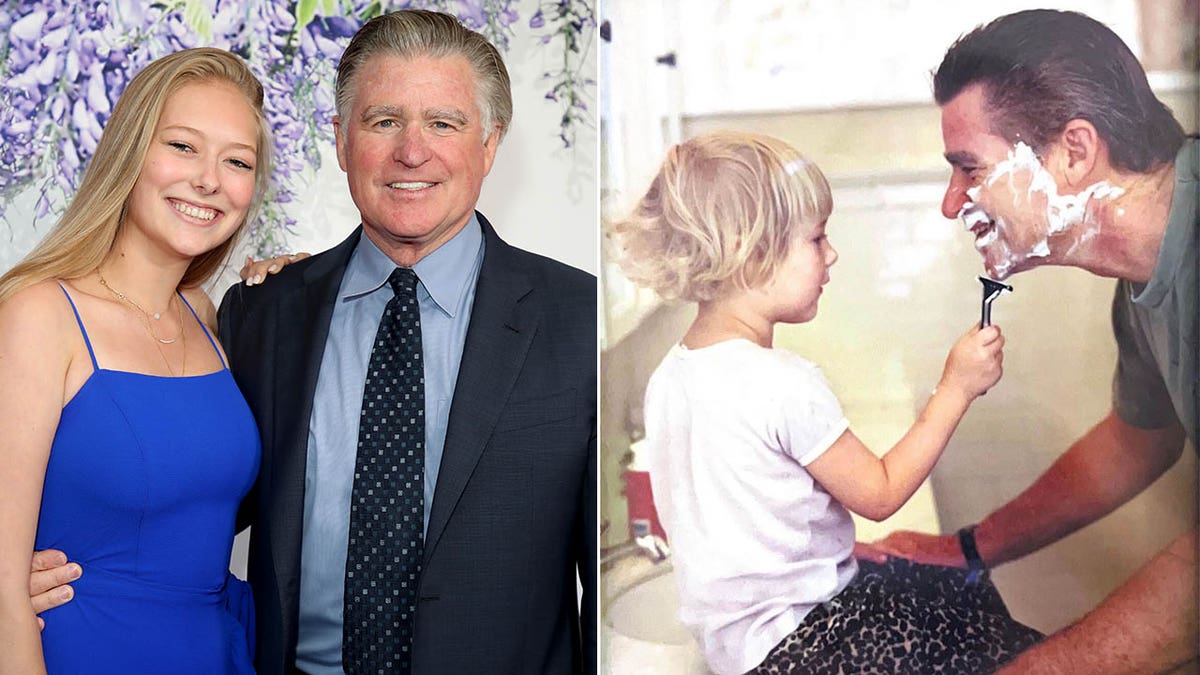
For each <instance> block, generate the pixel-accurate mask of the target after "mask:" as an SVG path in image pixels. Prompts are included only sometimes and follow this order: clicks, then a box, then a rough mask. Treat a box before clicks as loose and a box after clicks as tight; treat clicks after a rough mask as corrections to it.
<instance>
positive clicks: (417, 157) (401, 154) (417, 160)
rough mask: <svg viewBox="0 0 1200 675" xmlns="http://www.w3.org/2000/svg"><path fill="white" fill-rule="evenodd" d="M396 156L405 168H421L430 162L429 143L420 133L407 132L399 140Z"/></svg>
mask: <svg viewBox="0 0 1200 675" xmlns="http://www.w3.org/2000/svg"><path fill="white" fill-rule="evenodd" d="M394 155H395V159H396V161H397V162H400V163H401V164H404V165H405V166H420V165H422V164H424V163H425V162H426V161H428V160H429V156H430V152H429V141H428V139H426V138H425V136H424V134H422V133H421V132H420V131H410V130H406V131H405V132H404V133H403V134H401V135H400V137H399V139H398V140H397V143H396V149H395V153H394Z"/></svg>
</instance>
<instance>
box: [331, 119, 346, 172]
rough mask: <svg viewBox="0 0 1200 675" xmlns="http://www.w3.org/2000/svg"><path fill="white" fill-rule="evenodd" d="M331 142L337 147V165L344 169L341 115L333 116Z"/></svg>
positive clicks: (343, 140)
mask: <svg viewBox="0 0 1200 675" xmlns="http://www.w3.org/2000/svg"><path fill="white" fill-rule="evenodd" d="M333 142H334V145H336V147H337V158H338V166H339V167H341V169H342V171H345V170H346V143H345V139H344V138H343V137H342V116H341V115H334V116H333Z"/></svg>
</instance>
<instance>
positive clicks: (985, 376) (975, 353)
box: [806, 326, 1004, 520]
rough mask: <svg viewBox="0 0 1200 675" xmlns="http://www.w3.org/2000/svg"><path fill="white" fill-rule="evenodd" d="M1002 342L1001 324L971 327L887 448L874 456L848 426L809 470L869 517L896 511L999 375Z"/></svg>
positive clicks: (817, 478) (841, 498)
mask: <svg viewBox="0 0 1200 675" xmlns="http://www.w3.org/2000/svg"><path fill="white" fill-rule="evenodd" d="M1003 347H1004V337H1003V336H1002V335H1001V334H1000V330H999V328H998V327H996V326H989V327H988V328H984V329H982V330H980V329H979V328H978V327H977V326H976V327H973V328H972V329H971V330H970V331H968V332H967V333H966V334H965V335H963V336H962V337H961V338H959V340H958V342H956V343H955V344H954V347H953V348H952V349H951V350H950V355H949V356H948V357H947V358H946V368H945V370H944V371H943V373H942V379H941V381H940V382H939V383H938V386H937V389H936V391H935V392H934V394H933V396H932V397H931V398H930V399H929V403H927V404H926V405H925V409H924V410H922V411H921V414H920V416H919V417H918V418H917V421H916V422H915V423H913V425H912V428H910V429H909V430H908V433H906V434H904V437H903V438H901V439H900V441H899V442H898V443H896V445H895V446H893V447H892V449H891V450H889V451H888V452H887V454H885V455H884V456H883V457H876V456H875V454H874V453H872V452H871V451H870V450H869V449H867V447H866V446H865V445H863V443H862V441H860V440H859V439H858V437H857V436H855V435H854V432H852V431H850V430H847V431H846V432H845V433H843V434H842V436H841V437H840V438H839V439H838V440H837V441H835V442H834V444H833V445H832V446H830V448H829V449H828V450H826V451H825V452H824V453H823V454H822V455H821V456H820V457H818V458H817V459H815V460H813V461H812V462H811V463H809V464H808V466H807V467H806V468H807V469H808V472H809V473H810V474H812V476H813V478H815V479H816V480H817V482H818V483H820V484H821V485H822V486H824V488H825V489H826V490H828V491H829V493H830V494H831V495H833V497H834V498H835V499H837V500H838V501H839V502H841V503H842V504H844V505H845V506H846V508H848V509H850V510H851V511H853V512H855V513H857V514H859V515H861V516H863V517H865V518H870V519H871V520H883V519H884V518H887V517H888V516H890V515H892V514H893V513H895V512H896V511H897V510H898V509H899V508H900V507H901V506H903V505H904V503H905V502H906V501H908V499H909V497H912V495H913V493H914V492H916V490H917V488H918V487H919V486H920V485H921V482H922V481H923V480H925V478H926V477H927V476H928V475H929V472H930V471H931V470H933V465H934V464H935V463H936V462H937V460H938V457H940V456H941V454H942V451H943V450H944V449H945V448H946V444H947V443H948V442H949V441H950V436H951V435H953V434H954V430H955V428H957V427H958V422H959V420H961V419H962V416H963V414H965V413H966V411H967V408H968V407H969V406H970V405H971V402H972V401H974V400H975V398H976V397H978V396H979V395H980V394H982V393H984V392H986V391H987V390H988V388H990V387H991V386H992V385H994V384H995V383H996V382H997V381H998V380H999V379H1000V375H1001V373H1002V370H1001V363H1002V361H1003V352H1002V348H1003Z"/></svg>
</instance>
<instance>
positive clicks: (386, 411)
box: [342, 267, 425, 675]
mask: <svg viewBox="0 0 1200 675" xmlns="http://www.w3.org/2000/svg"><path fill="white" fill-rule="evenodd" d="M388 283H389V284H390V285H391V287H392V290H393V291H395V293H396V295H395V297H393V298H392V299H391V300H389V301H388V304H387V308H386V309H384V311H383V318H382V319H380V321H379V330H378V331H377V332H376V333H375V346H374V347H372V348H371V361H370V363H369V364H368V365H367V381H366V384H365V386H364V387H363V402H362V416H361V418H360V419H359V423H358V456H357V459H356V460H355V463H354V490H353V493H352V494H351V497H350V543H349V546H348V547H347V551H346V589H345V599H344V603H345V604H344V614H343V616H342V666H343V668H344V669H345V671H346V673H347V675H366V674H367V673H408V672H410V671H411V669H412V638H413V625H414V619H415V617H416V610H417V582H418V581H419V579H420V576H421V553H422V549H423V547H424V542H423V537H422V533H421V530H422V524H423V520H424V513H425V507H424V501H425V377H424V367H423V365H422V362H421V314H420V312H419V311H418V308H417V275H416V274H415V273H414V272H413V271H412V270H411V269H408V268H404V267H398V268H396V270H395V271H393V272H392V275H391V276H390V277H388Z"/></svg>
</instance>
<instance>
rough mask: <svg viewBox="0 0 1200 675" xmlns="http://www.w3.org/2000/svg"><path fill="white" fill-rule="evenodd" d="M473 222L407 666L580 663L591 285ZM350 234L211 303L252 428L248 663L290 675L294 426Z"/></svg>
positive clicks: (303, 424) (503, 669)
mask: <svg viewBox="0 0 1200 675" xmlns="http://www.w3.org/2000/svg"><path fill="white" fill-rule="evenodd" d="M477 215H478V214H477ZM478 218H479V222H480V225H481V226H482V228H483V234H484V240H485V250H484V258H483V263H482V266H481V268H480V271H479V281H478V285H477V288H476V292H475V305H474V308H473V309H472V312H471V319H470V325H469V327H468V329H467V337H466V344H465V346H464V348H463V356H462V365H461V367H460V370H459V376H458V381H457V384H456V386H455V390H454V398H453V400H452V403H451V408H450V418H449V423H448V429H447V433H446V446H445V451H444V455H443V458H442V465H441V470H440V473H439V475H438V482H437V486H436V489H435V492H434V498H433V506H432V512H431V514H430V519H429V524H428V534H427V536H426V543H425V557H424V561H423V567H422V574H421V582H420V589H419V599H418V606H417V617H416V628H415V637H414V670H413V672H414V673H455V674H459V673H463V674H467V673H489V674H490V673H576V672H586V673H591V672H594V670H595V666H596V613H597V608H596V571H597V545H598V540H597V536H596V518H597V512H596V494H597V489H596V480H597V479H596V280H595V278H594V277H592V276H591V275H589V274H586V273H584V272H581V271H579V270H576V269H574V268H571V267H568V266H566V265H563V264H561V263H558V262H555V261H553V260H550V259H548V258H544V257H541V256H538V255H535V254H532V253H529V252H526V251H522V250H520V249H517V248H514V247H512V246H509V245H508V244H506V243H504V242H503V241H502V240H501V239H500V238H499V237H498V236H497V235H496V232H495V230H494V229H493V228H492V226H491V225H490V224H489V223H488V222H487V220H486V219H484V218H483V216H482V215H478ZM360 233H361V228H359V229H356V230H355V232H354V233H353V234H352V235H351V236H350V237H349V238H348V239H346V240H345V241H344V242H342V243H341V244H340V245H338V246H337V247H335V248H333V249H330V250H329V251H326V252H324V253H321V254H319V255H316V256H313V257H312V258H309V259H306V260H303V261H300V262H297V263H294V264H292V265H289V266H288V267H286V268H284V269H283V270H282V271H281V272H280V273H279V274H278V275H276V276H274V277H271V278H270V279H269V280H268V281H266V282H265V283H263V284H261V285H259V286H253V287H247V286H246V285H245V284H237V285H235V286H234V287H233V288H231V289H230V290H229V291H228V292H227V293H226V294H225V297H224V299H223V300H222V302H221V308H220V312H219V318H220V333H221V340H222V342H223V343H224V345H225V349H226V351H227V352H228V354H229V362H230V367H231V368H232V370H233V374H234V377H235V378H236V380H237V383H238V385H239V386H240V387H241V389H242V393H243V394H244V395H245V396H246V400H247V402H248V403H249V404H250V408H251V410H252V411H253V412H254V416H255V419H256V420H257V422H258V428H259V432H260V434H261V436H262V448H263V461H262V470H261V472H260V474H259V477H258V482H257V484H256V485H255V487H254V489H253V490H252V491H251V493H250V494H249V495H248V496H247V498H246V501H245V502H244V503H243V517H242V518H241V521H242V524H243V525H245V524H252V525H253V529H252V530H251V536H250V561H249V580H250V582H251V585H252V587H253V589H254V598H255V603H256V608H257V619H258V620H257V634H258V646H257V654H256V666H257V668H258V672H259V673H262V674H268V675H269V674H273V673H288V672H293V670H294V664H295V657H296V635H297V632H296V623H297V619H298V612H299V610H298V606H299V605H298V603H299V589H300V574H301V573H302V571H301V569H300V539H301V536H302V529H301V528H302V521H303V514H304V473H305V461H306V455H307V451H308V423H309V418H310V415H311V413H312V404H313V395H314V392H315V390H316V386H317V375H318V373H319V372H320V366H321V357H322V355H323V353H324V349H325V340H326V338H327V336H328V334H329V322H330V317H331V316H332V313H333V304H334V302H335V300H336V297H337V292H338V289H339V287H340V285H341V281H342V275H343V273H344V272H345V269H346V265H347V263H348V262H349V260H350V254H351V252H352V251H353V250H354V247H355V245H356V244H357V242H358V238H359V235H360ZM370 330H371V331H374V330H375V326H371V327H370ZM577 569H578V572H579V576H580V579H581V581H582V584H583V591H584V592H583V601H582V603H581V606H579V607H578V608H577V605H576V586H575V573H576V570H577Z"/></svg>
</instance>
